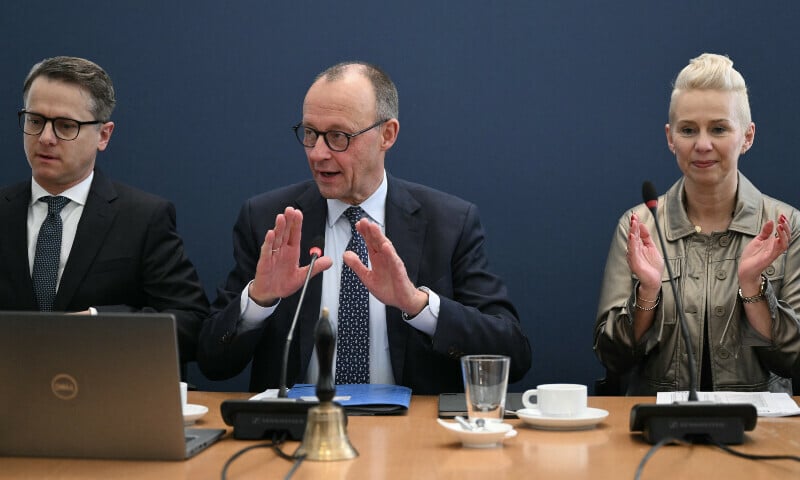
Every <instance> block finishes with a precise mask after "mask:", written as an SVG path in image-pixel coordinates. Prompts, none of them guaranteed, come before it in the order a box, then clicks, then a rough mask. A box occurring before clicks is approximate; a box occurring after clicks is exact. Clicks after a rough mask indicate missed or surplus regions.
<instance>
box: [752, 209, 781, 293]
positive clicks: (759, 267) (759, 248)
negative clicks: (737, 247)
mask: <svg viewBox="0 0 800 480" xmlns="http://www.w3.org/2000/svg"><path fill="white" fill-rule="evenodd" d="M773 231H774V234H773ZM791 235H792V232H791V229H790V228H789V222H788V221H787V220H786V217H785V216H784V215H783V214H781V215H780V217H778V226H777V228H776V227H775V222H774V221H772V220H770V221H768V222H767V223H765V224H764V225H763V226H762V227H761V232H759V234H758V235H757V236H756V237H755V238H753V239H752V240H750V243H748V244H747V246H746V247H744V250H743V251H742V256H741V258H740V259H739V286H740V287H741V288H742V292H743V294H749V293H751V292H757V291H758V288H759V285H760V283H761V272H763V271H764V269H766V268H767V267H768V266H769V265H770V264H771V263H772V262H774V261H775V259H776V258H778V257H779V256H780V255H781V254H782V253H783V252H785V251H786V249H787V248H789V239H790V238H791Z"/></svg>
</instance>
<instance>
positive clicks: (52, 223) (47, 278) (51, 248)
mask: <svg viewBox="0 0 800 480" xmlns="http://www.w3.org/2000/svg"><path fill="white" fill-rule="evenodd" d="M39 201H40V202H47V216H46V217H45V218H44V221H43V222H42V227H41V228H40V229H39V238H38V239H37V240H36V256H35V257H34V259H33V273H32V275H31V279H32V280H33V289H34V292H35V293H36V303H37V305H38V306H39V310H41V311H43V312H49V311H52V310H53V299H55V297H56V283H57V279H58V264H59V262H60V260H61V230H62V229H63V225H62V223H61V209H62V208H64V205H66V204H68V203H69V198H67V197H60V196H59V197H49V196H48V197H42V198H40V199H39Z"/></svg>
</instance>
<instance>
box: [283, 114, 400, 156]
mask: <svg viewBox="0 0 800 480" xmlns="http://www.w3.org/2000/svg"><path fill="white" fill-rule="evenodd" d="M388 121H389V119H388V118H386V119H383V120H379V121H377V122H375V123H373V124H372V125H370V126H369V127H367V128H365V129H363V130H359V131H357V132H354V133H347V132H342V131H340V130H328V131H326V132H321V131H319V130H315V129H313V128H311V127H308V126H305V125H303V124H302V123H298V124H297V125H295V126H294V127H292V129H293V130H294V135H295V136H296V137H297V141H298V142H300V144H301V145H303V146H304V147H306V148H314V146H315V145H316V144H317V140H318V139H319V137H320V136H322V138H323V139H325V145H327V146H328V148H330V149H331V150H333V151H334V152H344V151H345V150H347V148H348V147H349V146H350V139H352V138H355V137H357V136H359V135H361V134H362V133H365V132H368V131H370V130H372V129H373V128H375V127H377V126H379V125H382V124H384V123H386V122H388Z"/></svg>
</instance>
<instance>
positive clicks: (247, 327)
mask: <svg viewBox="0 0 800 480" xmlns="http://www.w3.org/2000/svg"><path fill="white" fill-rule="evenodd" d="M251 283H253V281H252V280H250V282H249V283H248V284H247V285H245V286H244V289H243V290H242V295H241V297H240V299H239V312H241V313H240V314H239V318H241V320H242V321H241V322H239V324H238V325H237V326H236V333H237V334H241V333H245V332H249V331H251V330H255V329H257V328H260V327H261V325H263V324H264V320H266V319H267V317H269V316H270V315H272V314H273V313H274V312H275V309H276V308H278V305H280V303H281V301H280V299H278V301H277V302H275V305H271V306H269V307H262V306H261V305H259V304H257V303H256V302H254V301H253V300H252V299H250V294H249V291H250V284H251Z"/></svg>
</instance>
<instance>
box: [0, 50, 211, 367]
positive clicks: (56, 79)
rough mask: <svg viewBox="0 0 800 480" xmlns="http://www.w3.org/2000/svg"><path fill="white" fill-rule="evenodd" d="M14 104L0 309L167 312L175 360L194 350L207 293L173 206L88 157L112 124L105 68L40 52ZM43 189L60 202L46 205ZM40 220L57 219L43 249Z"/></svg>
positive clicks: (1, 194)
mask: <svg viewBox="0 0 800 480" xmlns="http://www.w3.org/2000/svg"><path fill="white" fill-rule="evenodd" d="M23 104H24V105H25V108H24V109H23V110H21V111H20V112H19V122H20V127H21V128H22V131H23V133H24V135H23V137H24V144H25V154H26V156H27V157H28V163H29V164H30V166H31V172H32V179H31V180H27V181H25V182H22V183H19V184H17V185H12V186H8V187H4V188H2V189H0V222H2V225H4V226H5V228H4V229H3V231H2V233H0V309H3V310H53V311H65V312H82V313H97V312H98V311H118V312H137V311H142V312H167V313H172V314H174V315H175V317H176V320H177V329H178V341H179V349H180V355H181V361H183V362H186V361H189V360H193V359H194V357H195V354H196V349H197V335H198V333H199V329H200V327H201V325H202V320H203V318H205V317H206V316H207V315H208V300H207V298H206V296H205V293H204V291H203V288H202V286H201V284H200V281H199V279H198V276H197V273H196V271H195V269H194V266H193V265H192V263H191V262H190V261H189V259H188V258H187V257H186V255H185V254H184V251H183V242H182V240H181V238H180V237H179V236H178V234H177V232H176V229H175V208H174V206H173V205H172V204H171V203H170V202H168V201H166V200H164V199H162V198H159V197H157V196H155V195H151V194H149V193H145V192H142V191H139V190H136V189H134V188H131V187H129V186H126V185H123V184H121V183H117V182H113V181H111V180H110V179H108V178H107V177H106V176H105V175H103V174H102V173H101V172H100V171H99V170H96V169H95V159H96V156H97V152H98V151H103V150H105V148H106V147H107V146H108V142H109V140H110V139H111V134H112V132H113V130H114V122H111V121H110V120H109V119H110V117H111V112H112V110H113V108H114V104H115V98H114V88H113V85H112V83H111V79H110V78H109V77H108V75H107V74H106V72H105V71H104V70H103V69H102V68H100V67H99V66H98V65H96V64H94V63H92V62H90V61H88V60H85V59H81V58H74V57H54V58H49V59H46V60H43V61H42V62H40V63H38V64H36V65H35V66H34V67H33V69H32V70H31V72H30V73H29V74H28V77H27V79H26V81H25V85H24V90H23ZM53 199H58V202H59V203H60V205H59V207H58V208H59V209H60V210H58V209H57V210H56V211H50V210H49V208H51V206H49V203H50V201H51V200H53ZM49 221H52V222H57V223H58V229H57V237H58V242H59V243H60V246H59V243H56V244H55V246H54V247H53V248H52V254H53V255H54V257H53V258H45V257H46V255H45V254H44V252H46V250H47V247H45V246H43V245H44V243H45V240H44V237H45V236H46V235H45V232H51V228H52V227H50V226H47V225H46V224H47V222H49ZM47 236H48V237H49V238H51V239H52V237H51V233H48V235H47ZM43 258H44V260H43ZM48 264H50V265H51V266H52V269H51V273H52V278H51V279H50V280H48V273H47V267H46V265H48ZM48 281H50V282H51V284H50V286H49V287H48V286H47V285H48ZM48 288H49V289H50V293H49V294H48V293H47V291H48ZM143 347H146V346H143Z"/></svg>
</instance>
